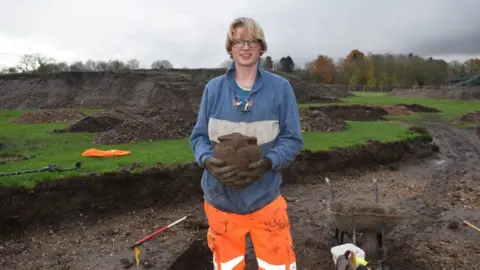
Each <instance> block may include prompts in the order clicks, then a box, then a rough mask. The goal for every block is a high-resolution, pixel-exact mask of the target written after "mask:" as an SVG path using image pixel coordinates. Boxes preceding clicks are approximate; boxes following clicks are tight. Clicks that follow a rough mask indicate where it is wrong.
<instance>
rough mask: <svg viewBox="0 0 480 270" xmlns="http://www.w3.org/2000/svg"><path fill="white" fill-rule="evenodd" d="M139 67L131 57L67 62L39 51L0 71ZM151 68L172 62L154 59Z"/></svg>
mask: <svg viewBox="0 0 480 270" xmlns="http://www.w3.org/2000/svg"><path fill="white" fill-rule="evenodd" d="M139 68H140V61H138V60H137V59H135V58H132V59H130V60H128V61H126V62H124V61H121V60H109V61H94V60H91V59H90V60H87V61H85V62H83V61H75V62H73V63H70V64H68V63H67V62H57V61H56V60H55V59H53V58H52V57H47V56H44V55H41V54H39V53H34V54H25V55H22V56H21V57H20V61H19V63H18V64H17V65H16V66H13V67H8V68H4V69H2V70H1V71H0V73H3V74H12V73H53V72H64V71H112V72H117V71H122V70H134V69H139ZM150 68H151V69H170V68H173V65H172V63H170V61H168V60H155V61H153V62H152V63H151V64H150Z"/></svg>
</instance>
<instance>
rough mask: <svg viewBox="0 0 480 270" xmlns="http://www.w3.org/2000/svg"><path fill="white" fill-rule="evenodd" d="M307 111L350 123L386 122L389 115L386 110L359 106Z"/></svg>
mask: <svg viewBox="0 0 480 270" xmlns="http://www.w3.org/2000/svg"><path fill="white" fill-rule="evenodd" d="M307 110H311V111H320V112H322V113H324V114H325V115H326V116H327V117H330V118H332V119H341V120H349V121H377V120H385V117H384V116H387V115H388V112H387V111H386V110H385V109H384V108H381V107H375V106H368V105H357V104H353V105H329V106H321V107H309V108H307Z"/></svg>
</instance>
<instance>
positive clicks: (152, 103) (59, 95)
mask: <svg viewBox="0 0 480 270" xmlns="http://www.w3.org/2000/svg"><path fill="white" fill-rule="evenodd" d="M222 74H225V69H173V70H160V71H158V70H139V71H133V72H123V73H112V72H61V73H56V74H32V75H24V74H10V75H2V76H0V107H1V108H10V109H22V108H23V109H24V108H72V107H75V108H76V107H88V108H112V107H123V106H135V107H153V108H163V107H171V106H172V105H177V106H182V107H184V108H188V107H191V108H197V107H198V105H199V104H200V99H201V96H202V93H203V90H204V87H205V83H206V82H207V81H208V80H210V79H212V78H214V77H216V76H219V75H222ZM278 74H279V75H281V76H283V77H285V78H287V79H288V80H289V81H290V83H291V84H292V86H293V88H294V91H295V94H296V99H297V101H298V102H299V103H318V102H330V101H332V102H334V101H338V98H339V97H345V96H349V95H351V94H349V92H348V91H347V90H332V89H330V88H329V87H327V86H324V85H321V84H315V83H309V82H304V81H302V80H300V79H299V78H298V77H295V76H293V75H290V74H286V73H278Z"/></svg>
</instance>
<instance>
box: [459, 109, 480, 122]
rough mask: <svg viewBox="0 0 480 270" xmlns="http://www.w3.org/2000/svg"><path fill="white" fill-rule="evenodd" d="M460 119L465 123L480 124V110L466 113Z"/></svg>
mask: <svg viewBox="0 0 480 270" xmlns="http://www.w3.org/2000/svg"><path fill="white" fill-rule="evenodd" d="M459 120H460V121H461V122H464V123H473V124H480V111H474V112H471V113H467V114H464V115H462V116H461V117H460V119H459Z"/></svg>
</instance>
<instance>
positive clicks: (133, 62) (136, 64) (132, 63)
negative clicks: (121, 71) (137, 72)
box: [127, 58, 140, 70]
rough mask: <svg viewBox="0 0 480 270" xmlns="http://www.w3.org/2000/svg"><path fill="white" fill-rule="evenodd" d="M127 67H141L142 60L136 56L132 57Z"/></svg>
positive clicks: (131, 68)
mask: <svg viewBox="0 0 480 270" xmlns="http://www.w3.org/2000/svg"><path fill="white" fill-rule="evenodd" d="M127 68H128V69H130V70H133V69H139V68H140V61H138V60H137V59H135V58H132V59H130V60H128V61H127Z"/></svg>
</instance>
